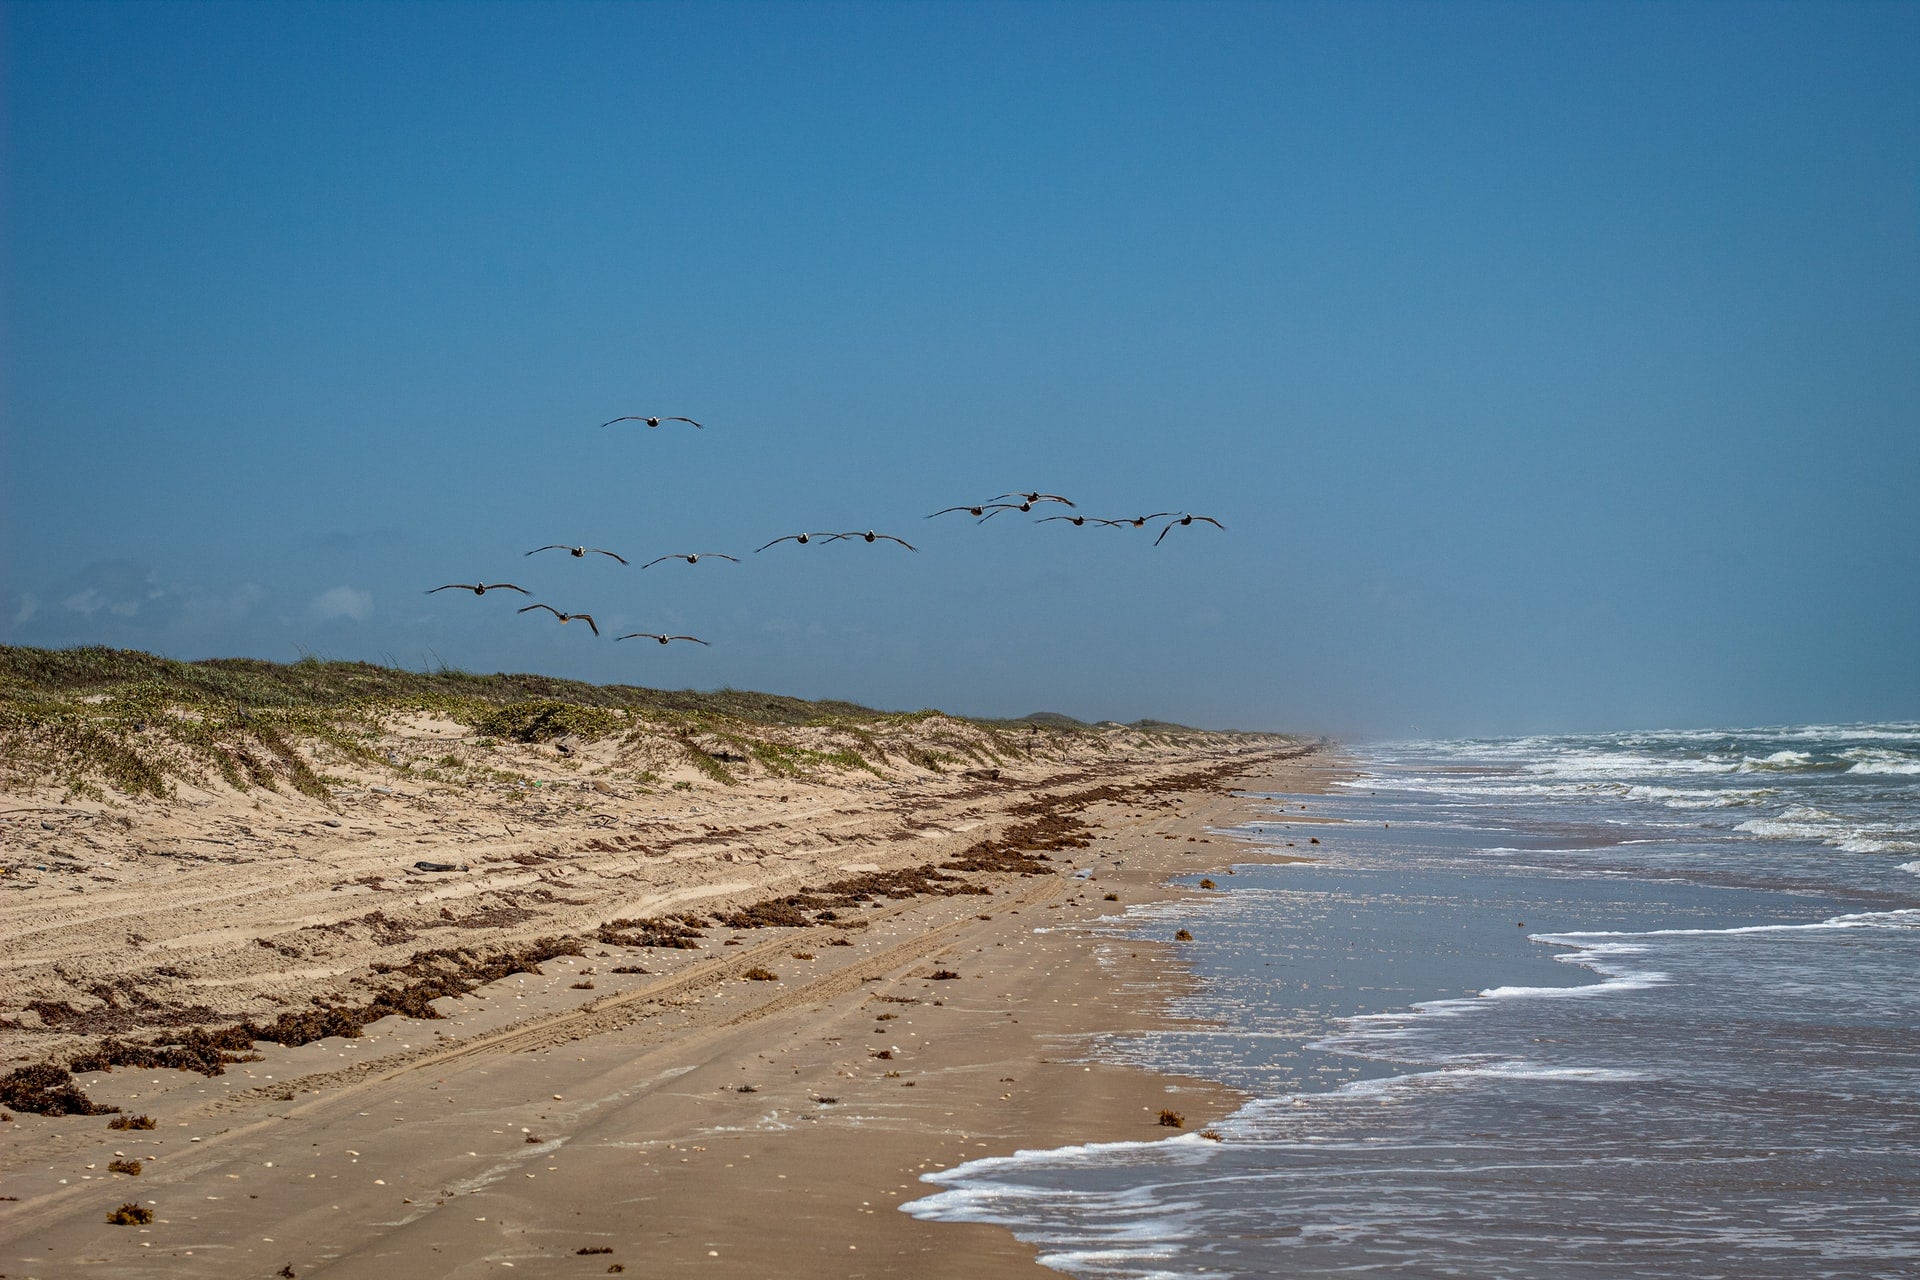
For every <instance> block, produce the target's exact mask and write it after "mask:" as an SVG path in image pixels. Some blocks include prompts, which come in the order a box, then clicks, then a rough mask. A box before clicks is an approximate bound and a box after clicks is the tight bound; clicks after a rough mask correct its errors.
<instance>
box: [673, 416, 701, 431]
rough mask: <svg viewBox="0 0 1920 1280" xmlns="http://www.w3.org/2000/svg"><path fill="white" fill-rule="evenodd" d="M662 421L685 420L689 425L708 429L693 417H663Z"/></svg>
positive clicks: (699, 428)
mask: <svg viewBox="0 0 1920 1280" xmlns="http://www.w3.org/2000/svg"><path fill="white" fill-rule="evenodd" d="M662 421H663V422H684V423H686V424H687V425H688V426H690V427H694V428H696V429H698V430H701V431H704V430H706V428H705V427H702V426H701V425H700V424H699V423H697V422H695V421H694V420H693V419H692V418H663V419H662Z"/></svg>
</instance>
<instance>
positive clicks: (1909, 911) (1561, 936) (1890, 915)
mask: <svg viewBox="0 0 1920 1280" xmlns="http://www.w3.org/2000/svg"><path fill="white" fill-rule="evenodd" d="M1828 929H1920V907H1900V908H1897V909H1895V910H1893V911H1859V912H1854V913H1852V914H1849V915H1841V916H1828V917H1827V918H1826V919H1825V920H1813V921H1808V922H1805V923H1802V924H1742V925H1734V926H1732V927H1730V928H1726V929H1645V930H1641V931H1639V932H1626V931H1618V930H1611V929H1593V930H1587V931H1584V932H1580V933H1534V934H1529V935H1527V936H1528V937H1530V938H1531V939H1532V940H1533V941H1535V942H1544V943H1547V944H1549V945H1557V946H1564V947H1580V948H1582V949H1583V950H1586V949H1596V948H1601V947H1619V946H1622V945H1625V944H1621V943H1613V942H1600V943H1596V942H1591V941H1589V940H1590V939H1595V938H1706V937H1715V936H1723V937H1732V936H1736V935H1739V934H1748V933H1813V932H1818V931H1821V930H1828Z"/></svg>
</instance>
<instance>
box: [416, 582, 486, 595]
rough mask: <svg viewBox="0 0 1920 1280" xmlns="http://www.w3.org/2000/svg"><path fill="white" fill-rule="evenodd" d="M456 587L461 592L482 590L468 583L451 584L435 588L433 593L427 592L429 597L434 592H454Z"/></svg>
mask: <svg viewBox="0 0 1920 1280" xmlns="http://www.w3.org/2000/svg"><path fill="white" fill-rule="evenodd" d="M456 587H457V588H459V589H460V590H462V591H478V590H480V588H479V587H476V586H474V585H473V584H471V583H467V582H449V583H448V584H447V585H446V586H444V587H435V588H434V589H433V591H429V592H427V594H428V595H432V594H433V592H434V591H452V590H453V589H454V588H456Z"/></svg>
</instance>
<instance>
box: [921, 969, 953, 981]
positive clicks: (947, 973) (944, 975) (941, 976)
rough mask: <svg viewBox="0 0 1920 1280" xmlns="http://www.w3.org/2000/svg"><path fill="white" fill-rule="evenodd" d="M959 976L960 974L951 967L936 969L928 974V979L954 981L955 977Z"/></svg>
mask: <svg viewBox="0 0 1920 1280" xmlns="http://www.w3.org/2000/svg"><path fill="white" fill-rule="evenodd" d="M959 976H960V975H959V974H957V973H955V972H954V971H953V970H951V969H935V970H934V971H933V972H932V973H931V974H929V975H928V977H927V981H929V982H952V981H953V980H954V979H955V978H958V977H959Z"/></svg>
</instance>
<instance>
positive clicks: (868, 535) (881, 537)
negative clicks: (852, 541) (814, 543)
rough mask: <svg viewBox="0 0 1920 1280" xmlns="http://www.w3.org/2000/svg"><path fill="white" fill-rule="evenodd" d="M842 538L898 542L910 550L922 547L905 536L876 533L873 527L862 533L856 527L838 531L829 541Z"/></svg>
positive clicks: (836, 540)
mask: <svg viewBox="0 0 1920 1280" xmlns="http://www.w3.org/2000/svg"><path fill="white" fill-rule="evenodd" d="M842 538H858V539H860V540H861V541H862V542H897V543H899V544H900V545H901V546H903V547H905V548H906V549H907V550H909V551H918V550H919V549H920V548H918V547H916V546H914V545H913V544H912V543H911V542H908V541H907V540H906V539H905V538H896V537H894V536H893V535H892V534H890V533H875V532H874V531H873V530H871V529H869V530H867V531H866V532H865V533H861V532H860V531H859V530H858V529H855V530H854V531H853V532H852V533H836V534H833V535H832V536H830V537H829V538H828V539H827V541H828V542H838V541H840V539H842Z"/></svg>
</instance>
